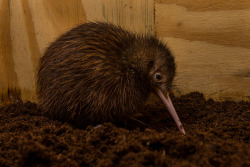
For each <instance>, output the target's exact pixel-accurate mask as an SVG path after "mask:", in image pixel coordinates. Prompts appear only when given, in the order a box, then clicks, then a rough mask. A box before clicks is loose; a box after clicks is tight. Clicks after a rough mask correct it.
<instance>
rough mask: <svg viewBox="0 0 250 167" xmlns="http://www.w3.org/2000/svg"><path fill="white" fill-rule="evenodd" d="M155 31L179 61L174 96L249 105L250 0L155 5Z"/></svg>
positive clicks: (158, 0) (167, 0) (160, 0)
mask: <svg viewBox="0 0 250 167" xmlns="http://www.w3.org/2000/svg"><path fill="white" fill-rule="evenodd" d="M155 27H156V34H157V35H158V36H159V37H161V38H163V39H164V41H166V42H167V43H168V45H169V47H170V48H171V49H172V51H173V52H174V53H175V56H176V60H177V66H178V75H177V78H176V80H175V81H176V82H175V84H176V89H175V92H176V94H183V93H187V92H190V91H197V90H198V91H201V92H203V93H204V94H205V96H206V97H207V98H208V97H212V98H214V99H217V100H223V99H235V100H241V99H244V100H250V1H249V0H227V1H225V0H185V1H183V0H155Z"/></svg>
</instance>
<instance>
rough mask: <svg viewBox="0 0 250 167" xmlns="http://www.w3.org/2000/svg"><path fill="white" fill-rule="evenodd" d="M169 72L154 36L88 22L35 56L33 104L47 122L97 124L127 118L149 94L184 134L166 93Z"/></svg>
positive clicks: (170, 61) (169, 61)
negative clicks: (34, 97)
mask: <svg viewBox="0 0 250 167" xmlns="http://www.w3.org/2000/svg"><path fill="white" fill-rule="evenodd" d="M175 71H176V65H175V61H174V57H173V55H172V53H171V51H170V49H169V48H168V47H167V46H166V45H165V44H164V43H163V42H161V41H160V40H159V39H157V38H156V37H154V36H150V35H142V34H136V33H133V32H130V31H128V30H124V29H122V28H121V27H119V26H116V25H113V24H109V23H102V22H89V23H85V24H82V25H79V26H78V27H76V28H73V29H72V30H70V31H68V32H66V33H65V34H63V35H61V36H60V37H59V38H58V39H57V40H56V41H55V42H53V43H52V44H51V45H50V46H49V47H48V48H47V49H46V51H45V53H44V55H43V56H42V57H41V59H40V64H39V69H38V75H37V85H38V99H39V103H38V104H39V107H40V109H41V110H42V112H44V113H45V114H47V115H48V116H50V117H51V118H55V119H59V120H62V121H69V122H73V123H75V124H77V125H88V124H99V123H103V122H107V121H108V122H114V121H117V120H118V121H119V120H126V119H128V118H130V117H131V116H133V114H135V113H137V112H139V110H140V109H141V107H142V106H143V105H144V103H145V102H146V100H147V99H148V97H149V95H150V93H155V94H157V95H158V96H159V97H160V99H161V100H162V101H163V103H165V105H166V107H167V109H168V111H169V112H170V113H171V115H172V117H173V118H174V120H175V122H176V124H177V126H178V128H179V129H180V131H181V132H182V133H183V134H185V130H184V128H183V126H182V124H181V121H180V119H179V117H178V115H177V113H176V111H175V108H174V106H173V104H172V102H171V99H170V97H169V95H168V93H169V91H170V88H171V85H172V82H173V79H174V76H175Z"/></svg>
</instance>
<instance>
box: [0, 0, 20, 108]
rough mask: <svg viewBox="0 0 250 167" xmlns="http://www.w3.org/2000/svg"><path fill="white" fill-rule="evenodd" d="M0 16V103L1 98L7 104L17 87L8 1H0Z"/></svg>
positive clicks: (0, 101)
mask: <svg viewBox="0 0 250 167" xmlns="http://www.w3.org/2000/svg"><path fill="white" fill-rule="evenodd" d="M0 16H1V17H0V105H3V99H5V103H7V104H8V103H9V102H10V100H11V98H12V93H13V92H16V91H15V90H18V89H19V87H18V83H17V74H16V71H15V67H14V60H13V53H12V41H11V36H10V3H9V1H7V0H3V1H0ZM18 92H19V91H18ZM19 94H20V92H19Z"/></svg>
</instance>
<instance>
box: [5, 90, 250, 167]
mask: <svg viewBox="0 0 250 167" xmlns="http://www.w3.org/2000/svg"><path fill="white" fill-rule="evenodd" d="M172 99H173V103H174V105H175V108H176V110H177V112H178V115H179V117H180V119H181V121H182V123H183V125H184V128H185V130H186V133H187V134H186V135H182V134H181V132H179V130H178V129H177V127H176V125H175V122H174V120H173V119H172V118H171V116H170V114H169V113H168V112H167V111H166V109H165V107H164V105H163V104H162V103H161V102H160V101H159V100H158V99H156V98H155V97H152V98H151V101H150V102H149V103H148V104H147V105H146V106H145V107H144V108H143V109H142V111H144V114H138V115H137V116H136V117H135V118H134V119H131V120H130V121H128V123H127V124H126V125H119V126H118V125H113V124H110V123H105V124H103V125H99V126H95V127H93V126H88V127H87V128H86V129H78V128H76V127H73V126H71V125H69V124H66V123H61V122H59V121H55V120H50V119H48V118H46V117H43V116H42V115H41V113H40V111H39V110H37V107H36V104H34V103H30V102H28V103H25V104H11V105H8V106H6V107H3V108H0V166H107V167H108V166H157V167H160V166H233V167H235V166H250V159H249V157H250V145H249V136H250V102H244V101H241V102H234V101H224V102H215V101H213V100H212V99H208V100H205V99H204V97H203V95H202V94H201V93H190V94H187V95H184V96H181V97H178V98H174V97H173V98H172Z"/></svg>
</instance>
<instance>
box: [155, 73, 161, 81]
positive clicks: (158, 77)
mask: <svg viewBox="0 0 250 167" xmlns="http://www.w3.org/2000/svg"><path fill="white" fill-rule="evenodd" d="M155 79H156V80H158V81H159V80H161V79H162V76H161V74H159V73H155Z"/></svg>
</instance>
